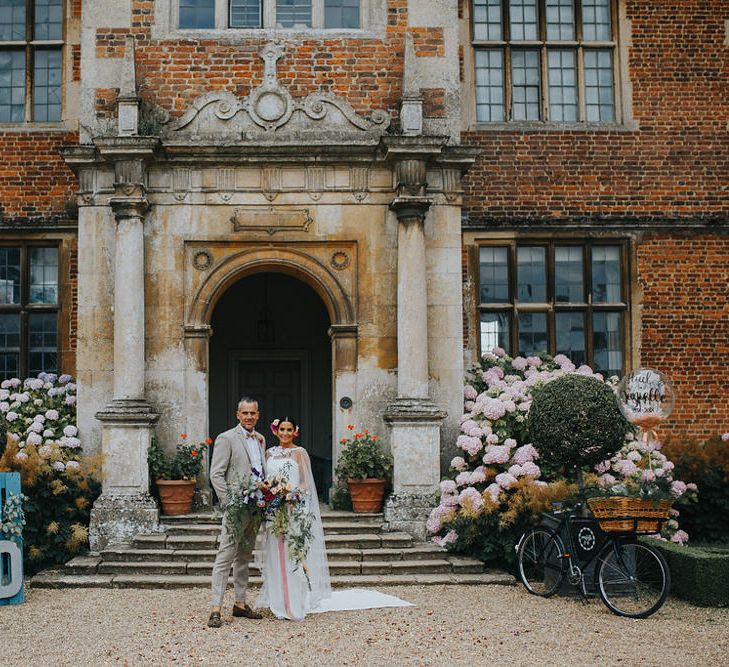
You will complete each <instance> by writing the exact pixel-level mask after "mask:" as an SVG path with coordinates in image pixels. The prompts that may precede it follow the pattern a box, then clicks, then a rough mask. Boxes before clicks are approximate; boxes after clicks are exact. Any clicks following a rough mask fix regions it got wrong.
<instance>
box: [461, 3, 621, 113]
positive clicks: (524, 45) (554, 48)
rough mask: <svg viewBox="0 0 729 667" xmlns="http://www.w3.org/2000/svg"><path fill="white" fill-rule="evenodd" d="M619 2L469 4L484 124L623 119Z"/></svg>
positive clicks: (478, 108)
mask: <svg viewBox="0 0 729 667" xmlns="http://www.w3.org/2000/svg"><path fill="white" fill-rule="evenodd" d="M616 3H617V0H472V4H471V9H472V21H473V46H474V67H475V85H476V119H477V120H478V121H479V122H509V121H514V122H524V121H553V122H560V123H566V122H572V123H573V122H590V123H614V122H616V121H617V120H618V112H617V98H616V82H617V74H616V68H617V62H616V57H617V56H616V51H617V26H616V22H617V21H616V18H615V17H616V12H617V7H616Z"/></svg>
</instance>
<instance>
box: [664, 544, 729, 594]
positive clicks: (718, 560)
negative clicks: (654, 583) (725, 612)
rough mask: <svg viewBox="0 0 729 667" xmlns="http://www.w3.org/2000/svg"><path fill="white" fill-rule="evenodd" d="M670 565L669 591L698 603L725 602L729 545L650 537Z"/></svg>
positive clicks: (727, 587) (727, 590)
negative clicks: (683, 543)
mask: <svg viewBox="0 0 729 667" xmlns="http://www.w3.org/2000/svg"><path fill="white" fill-rule="evenodd" d="M650 544H651V546H654V547H656V548H658V549H659V550H660V551H661V552H662V553H663V555H664V556H665V557H666V560H667V561H668V565H669V567H670V568H671V593H673V594H674V595H677V596H678V597H680V598H683V599H684V600H688V601H689V602H692V603H693V604H695V605H698V606H700V607H727V606H729V546H718V545H716V546H708V545H707V546H685V547H682V546H680V545H678V544H672V543H671V542H661V541H659V540H651V541H650Z"/></svg>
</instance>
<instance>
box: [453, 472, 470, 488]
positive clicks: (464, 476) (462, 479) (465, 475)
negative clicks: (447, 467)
mask: <svg viewBox="0 0 729 667" xmlns="http://www.w3.org/2000/svg"><path fill="white" fill-rule="evenodd" d="M470 483H471V473H470V472H468V471H467V470H466V471H464V472H460V473H458V475H456V484H458V486H466V485H468V484H470Z"/></svg>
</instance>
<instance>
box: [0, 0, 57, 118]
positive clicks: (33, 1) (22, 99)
mask: <svg viewBox="0 0 729 667" xmlns="http://www.w3.org/2000/svg"><path fill="white" fill-rule="evenodd" d="M62 47H63V3H62V0H0V123H22V122H27V121H36V122H55V121H59V120H61V98H62V64H63V62H62ZM29 84H30V85H29Z"/></svg>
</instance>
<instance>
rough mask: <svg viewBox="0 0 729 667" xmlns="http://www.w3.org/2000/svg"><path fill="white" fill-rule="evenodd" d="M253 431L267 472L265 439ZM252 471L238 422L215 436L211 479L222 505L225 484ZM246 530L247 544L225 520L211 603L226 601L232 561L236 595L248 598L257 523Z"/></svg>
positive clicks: (217, 603)
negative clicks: (230, 528) (224, 597)
mask: <svg viewBox="0 0 729 667" xmlns="http://www.w3.org/2000/svg"><path fill="white" fill-rule="evenodd" d="M254 434H255V435H256V437H257V439H258V443H259V445H258V446H259V447H260V450H261V463H262V464H263V466H264V470H263V471H260V472H261V473H262V474H264V475H265V465H266V456H265V450H266V441H265V439H264V437H263V436H262V435H261V434H260V433H258V432H256V431H254ZM250 475H251V459H250V456H249V455H248V450H247V449H246V444H245V439H244V437H243V433H242V431H241V429H240V428H239V427H238V426H236V427H235V428H232V429H230V430H229V431H225V432H224V433H221V434H220V435H219V436H218V437H217V438H216V439H215V447H214V449H213V460H212V462H211V463H210V482H211V483H212V485H213V489H215V493H216V494H217V495H218V499H219V500H220V506H221V507H225V505H226V503H227V502H228V490H227V487H226V484H227V483H231V484H233V483H235V482H236V480H243V479H245V478H246V477H250ZM244 530H245V532H244V535H245V545H243V544H241V543H240V542H237V541H236V540H234V539H233V535H232V533H231V531H230V530H229V529H228V527H227V526H226V522H225V521H223V525H222V527H221V530H220V546H219V547H218V554H217V556H216V557H215V564H214V565H213V580H212V589H213V591H212V593H213V595H212V604H213V606H214V607H219V606H221V604H222V602H223V596H224V595H225V589H226V587H227V585H228V574H229V573H230V566H231V565H232V566H233V582H234V585H235V599H236V601H237V602H245V599H246V589H247V588H248V564H249V562H250V560H251V555H252V553H253V547H254V544H255V541H256V527H255V525H254V524H249V526H248V527H246V528H245V529H244Z"/></svg>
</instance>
